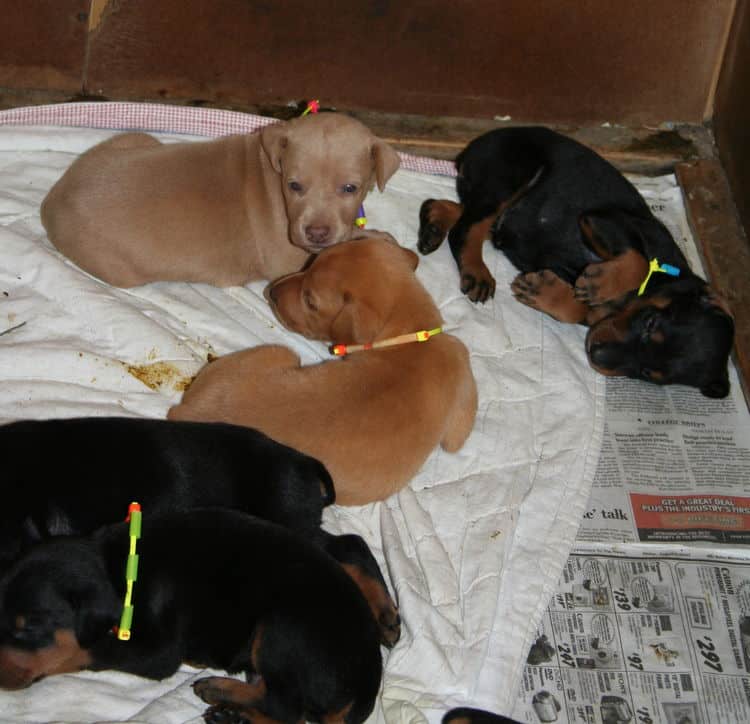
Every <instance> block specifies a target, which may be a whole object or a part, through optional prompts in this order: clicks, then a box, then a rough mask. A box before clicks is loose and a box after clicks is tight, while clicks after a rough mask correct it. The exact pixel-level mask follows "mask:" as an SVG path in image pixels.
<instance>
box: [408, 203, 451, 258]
mask: <svg viewBox="0 0 750 724" xmlns="http://www.w3.org/2000/svg"><path fill="white" fill-rule="evenodd" d="M446 203H447V202H443V201H437V200H436V199H427V201H425V202H424V203H423V204H422V207H421V208H420V209H419V231H418V232H417V249H419V251H420V253H421V254H431V253H432V252H433V251H435V250H436V249H437V248H438V247H439V246H440V245H441V244H442V243H443V241H444V240H445V237H446V236H447V235H448V232H449V231H450V228H451V226H453V223H452V222H451V221H450V220H449V219H448V218H447V216H448V214H447V209H446V208H443V207H444V205H445V204H446Z"/></svg>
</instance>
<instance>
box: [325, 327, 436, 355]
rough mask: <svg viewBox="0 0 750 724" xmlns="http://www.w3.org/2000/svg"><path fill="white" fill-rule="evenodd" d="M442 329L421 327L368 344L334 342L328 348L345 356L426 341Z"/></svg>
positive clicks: (331, 351)
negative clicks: (416, 330) (417, 330)
mask: <svg viewBox="0 0 750 724" xmlns="http://www.w3.org/2000/svg"><path fill="white" fill-rule="evenodd" d="M442 331H443V328H442V327H435V329H421V330H419V332H410V333H409V334H401V335H399V336H398V337H389V338H388V339H380V340H377V341H376V342H367V343H366V344H333V345H331V346H330V347H329V348H328V351H329V352H330V353H331V354H332V355H335V356H336V357H343V356H345V355H347V354H351V353H352V352H366V351H367V350H370V349H379V348H381V347H393V346H395V345H397V344H406V343H408V342H426V341H427V340H428V339H430V337H434V336H435V335H436V334H440V333H441V332H442Z"/></svg>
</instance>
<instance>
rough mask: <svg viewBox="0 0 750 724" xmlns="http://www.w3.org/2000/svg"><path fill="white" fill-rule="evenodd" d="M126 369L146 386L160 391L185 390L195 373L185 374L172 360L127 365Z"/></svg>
mask: <svg viewBox="0 0 750 724" xmlns="http://www.w3.org/2000/svg"><path fill="white" fill-rule="evenodd" d="M125 369H126V370H127V371H128V372H129V373H130V374H131V375H133V377H135V378H136V379H137V380H140V381H141V382H143V384H144V385H146V387H150V388H151V389H152V390H156V391H157V392H159V391H160V390H162V389H167V388H171V389H173V390H175V391H177V392H184V391H185V390H186V389H187V388H188V387H190V383H191V382H192V381H193V379H194V377H195V375H185V374H184V373H183V372H182V371H181V370H180V369H178V368H177V367H176V366H175V365H173V364H171V363H170V362H152V363H150V364H143V365H125Z"/></svg>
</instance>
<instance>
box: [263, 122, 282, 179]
mask: <svg viewBox="0 0 750 724" xmlns="http://www.w3.org/2000/svg"><path fill="white" fill-rule="evenodd" d="M260 145H261V147H262V148H263V150H264V151H265V153H266V156H268V160H269V161H270V162H271V166H272V167H273V170H274V171H276V173H281V157H282V156H283V155H284V150H285V149H286V147H287V145H289V128H288V126H287V124H286V123H285V122H284V121H279V122H278V123H272V124H271V125H270V126H266V127H265V128H263V129H262V130H261V131H260Z"/></svg>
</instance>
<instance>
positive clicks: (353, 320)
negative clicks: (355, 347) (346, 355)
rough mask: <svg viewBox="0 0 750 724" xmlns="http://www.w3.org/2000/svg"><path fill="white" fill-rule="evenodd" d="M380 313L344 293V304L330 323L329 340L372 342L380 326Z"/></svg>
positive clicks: (347, 342)
mask: <svg viewBox="0 0 750 724" xmlns="http://www.w3.org/2000/svg"><path fill="white" fill-rule="evenodd" d="M381 324H382V323H381V320H380V315H379V314H378V313H377V312H376V311H375V310H374V309H373V308H372V307H370V306H369V305H368V304H366V303H365V302H363V301H356V302H355V301H354V300H353V299H352V297H351V295H350V294H349V293H348V292H346V293H345V294H344V305H343V306H342V307H341V311H340V312H339V313H338V314H337V315H336V318H335V319H334V320H333V322H332V323H331V342H338V343H342V344H364V343H366V342H372V340H373V339H375V335H376V334H377V333H378V331H379V330H380V327H381Z"/></svg>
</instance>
